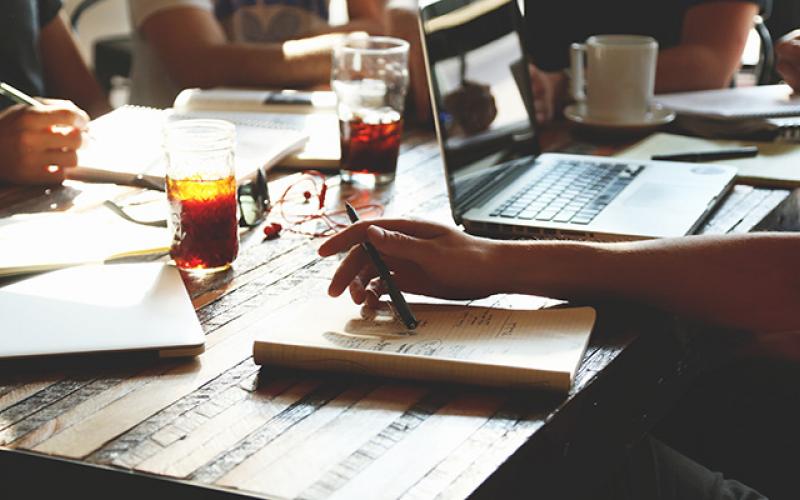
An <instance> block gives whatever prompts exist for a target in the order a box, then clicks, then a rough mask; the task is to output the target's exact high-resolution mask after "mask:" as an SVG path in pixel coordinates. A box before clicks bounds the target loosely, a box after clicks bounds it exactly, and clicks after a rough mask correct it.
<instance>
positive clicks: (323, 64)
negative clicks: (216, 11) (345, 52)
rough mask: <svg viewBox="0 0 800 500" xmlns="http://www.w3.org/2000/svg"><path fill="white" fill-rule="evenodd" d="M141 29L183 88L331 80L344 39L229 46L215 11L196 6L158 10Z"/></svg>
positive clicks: (331, 36) (330, 36)
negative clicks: (333, 54) (336, 50)
mask: <svg viewBox="0 0 800 500" xmlns="http://www.w3.org/2000/svg"><path fill="white" fill-rule="evenodd" d="M177 27H180V29H177ZM139 29H140V32H141V34H142V36H144V37H145V38H146V39H147V41H148V42H149V43H150V44H152V45H153V47H154V48H155V50H156V52H157V53H158V55H159V57H160V58H161V59H162V60H163V61H164V63H165V67H166V68H169V72H170V76H171V77H172V79H173V80H174V81H175V83H176V84H178V86H180V87H182V88H183V87H214V86H224V85H228V86H275V87H292V86H307V85H313V84H317V83H322V82H327V81H329V80H330V72H331V49H332V47H333V45H334V43H335V42H336V41H337V40H340V39H341V36H342V35H339V34H328V35H320V36H316V37H313V38H306V39H301V40H289V41H286V42H283V43H238V42H229V41H228V39H227V38H226V36H225V32H224V31H223V29H222V27H221V26H220V24H219V22H218V21H217V20H216V18H214V15H213V13H212V12H210V11H208V10H205V9H202V8H198V7H192V6H180V7H174V8H169V9H163V10H159V11H157V12H154V13H153V14H151V15H149V16H148V17H147V18H146V19H145V20H144V21H143V22H142V24H141V25H140V27H139Z"/></svg>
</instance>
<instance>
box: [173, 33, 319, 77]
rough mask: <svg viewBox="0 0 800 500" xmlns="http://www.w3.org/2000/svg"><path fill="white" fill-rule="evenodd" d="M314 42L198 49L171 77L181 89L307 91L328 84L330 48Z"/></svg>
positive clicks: (185, 58)
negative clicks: (225, 88)
mask: <svg viewBox="0 0 800 500" xmlns="http://www.w3.org/2000/svg"><path fill="white" fill-rule="evenodd" d="M313 40H314V39H307V40H297V41H295V40H292V41H288V42H285V43H282V44H246V43H230V44H228V43H226V44H219V45H210V46H205V47H198V48H196V49H194V50H192V51H191V52H189V53H188V54H186V55H185V57H184V60H183V61H182V62H181V63H180V64H176V65H173V67H172V68H171V70H170V71H171V72H172V74H171V76H172V77H173V79H174V80H175V81H176V83H177V84H178V85H179V86H181V87H214V86H226V85H227V86H267V87H305V86H309V85H314V84H318V83H323V82H327V81H329V80H330V71H331V53H330V44H329V43H315V42H314V41H313Z"/></svg>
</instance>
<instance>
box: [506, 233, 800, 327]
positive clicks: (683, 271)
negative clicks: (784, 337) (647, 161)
mask: <svg viewBox="0 0 800 500" xmlns="http://www.w3.org/2000/svg"><path fill="white" fill-rule="evenodd" d="M498 252H499V254H500V255H501V256H502V259H503V260H504V261H508V262H514V263H515V264H516V265H515V266H513V267H515V268H516V269H514V270H513V272H509V271H512V269H511V266H505V267H504V270H505V272H506V274H505V275H504V276H505V278H504V280H505V281H506V282H507V283H509V284H510V285H511V286H510V288H511V290H510V291H513V292H518V293H532V294H539V295H547V296H552V297H557V298H563V299H590V300H592V299H602V298H621V299H625V300H633V301H638V302H643V303H647V304H651V305H654V306H657V307H659V308H661V309H664V310H667V311H672V312H675V313H677V314H681V315H685V316H691V317H695V318H699V319H703V320H705V321H708V322H711V323H715V324H719V325H724V326H729V327H734V328H741V329H746V330H752V331H759V332H781V331H798V332H800V313H798V311H800V271H798V269H796V268H795V266H794V261H795V260H796V256H797V255H798V252H800V236H798V235H796V234H779V233H775V234H768V233H761V234H750V235H740V236H695V237H689V238H676V239H668V240H653V241H646V242H636V243H618V244H606V245H600V244H594V245H592V244H582V243H541V244H522V245H519V244H517V245H513V244H512V245H501V246H500V247H499V250H498Z"/></svg>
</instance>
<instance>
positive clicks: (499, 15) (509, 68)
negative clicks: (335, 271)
mask: <svg viewBox="0 0 800 500" xmlns="http://www.w3.org/2000/svg"><path fill="white" fill-rule="evenodd" d="M514 1H515V0H433V1H426V0H422V2H421V3H420V21H421V25H422V32H423V35H424V42H425V51H426V60H427V64H428V68H427V69H428V75H429V81H430V83H431V91H432V94H433V101H434V103H433V109H434V114H435V120H436V130H437V133H438V135H439V142H440V144H441V147H442V152H443V155H444V163H445V172H446V174H447V182H448V189H449V193H450V203H451V205H452V208H453V215H454V217H455V219H456V221H457V222H460V216H461V214H462V213H463V211H464V210H465V207H466V205H467V204H468V203H469V202H470V201H471V200H473V199H474V198H475V197H476V196H479V194H480V193H481V192H483V191H485V190H486V188H487V187H488V186H490V185H491V184H492V182H494V181H498V180H499V179H501V178H502V177H503V175H502V174H503V173H505V172H506V171H508V170H509V169H510V168H511V166H510V165H509V164H508V163H506V162H508V161H510V160H513V159H515V158H518V157H521V156H529V155H533V154H536V153H538V141H537V140H536V137H535V132H534V127H533V118H532V117H533V116H534V114H533V98H532V96H531V86H530V77H529V74H528V69H527V63H526V59H525V55H524V52H523V50H522V45H521V43H520V37H519V34H518V31H517V29H516V28H517V20H518V19H519V13H518V10H517V6H516V5H515V4H514V3H513V2H514Z"/></svg>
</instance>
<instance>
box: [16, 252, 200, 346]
mask: <svg viewBox="0 0 800 500" xmlns="http://www.w3.org/2000/svg"><path fill="white" fill-rule="evenodd" d="M0 318H2V319H0V325H2V326H1V328H2V333H0V359H6V358H23V357H31V356H48V355H58V354H85V353H99V352H125V351H156V352H158V354H159V355H161V356H164V357H174V356H194V355H197V354H200V353H202V352H203V349H204V340H205V338H204V334H203V330H202V329H201V327H200V323H199V321H198V319H197V315H196V314H195V311H194V308H193V307H192V302H191V300H190V298H189V295H188V293H187V292H186V288H185V287H184V285H183V282H182V281H181V276H180V273H179V272H178V270H177V269H176V268H174V267H173V266H169V265H165V264H161V263H143V264H113V265H100V264H98V265H88V266H78V267H71V268H67V269H62V270H59V271H53V272H49V273H45V274H41V275H38V276H35V277H33V278H30V279H26V280H23V281H19V282H16V283H13V284H11V285H8V286H6V287H3V288H0Z"/></svg>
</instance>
